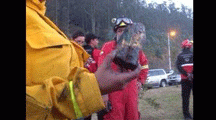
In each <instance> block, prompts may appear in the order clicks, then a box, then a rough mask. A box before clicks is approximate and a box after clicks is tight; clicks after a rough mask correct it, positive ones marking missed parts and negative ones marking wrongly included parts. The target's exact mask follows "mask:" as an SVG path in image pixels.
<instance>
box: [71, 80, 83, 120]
mask: <svg viewBox="0 0 216 120" xmlns="http://www.w3.org/2000/svg"><path fill="white" fill-rule="evenodd" d="M69 88H70V93H71V101H72V103H73V107H74V111H75V115H76V118H77V119H78V118H81V117H83V115H82V112H81V110H80V108H79V106H78V103H77V102H76V97H75V94H74V91H73V81H70V82H69Z"/></svg>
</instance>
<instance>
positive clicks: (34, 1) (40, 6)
mask: <svg viewBox="0 0 216 120" xmlns="http://www.w3.org/2000/svg"><path fill="white" fill-rule="evenodd" d="M45 2H46V0H26V6H28V7H30V8H32V9H34V10H36V11H37V12H39V13H41V14H42V15H45V12H46V6H45Z"/></svg>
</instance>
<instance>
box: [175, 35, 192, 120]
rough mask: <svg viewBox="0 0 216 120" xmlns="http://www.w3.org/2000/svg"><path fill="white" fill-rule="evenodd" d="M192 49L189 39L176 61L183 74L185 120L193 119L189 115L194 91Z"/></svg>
mask: <svg viewBox="0 0 216 120" xmlns="http://www.w3.org/2000/svg"><path fill="white" fill-rule="evenodd" d="M191 47H192V44H191V43H190V41H189V40H188V39H186V40H184V41H183V42H182V44H181V48H182V52H181V53H180V54H179V55H178V57H177V61H176V66H177V68H178V70H179V72H180V73H181V86H182V87H181V88H182V109H183V115H184V118H185V119H192V116H191V114H190V113H189V99H190V93H191V89H192V90H193V52H191V51H190V48H191ZM185 68H186V69H185ZM188 71H190V72H188Z"/></svg>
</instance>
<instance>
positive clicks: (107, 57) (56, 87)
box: [26, 0, 193, 120]
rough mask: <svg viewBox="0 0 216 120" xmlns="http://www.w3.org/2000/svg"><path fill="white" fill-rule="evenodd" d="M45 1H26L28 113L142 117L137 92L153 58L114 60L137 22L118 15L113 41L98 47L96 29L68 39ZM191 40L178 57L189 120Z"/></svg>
mask: <svg viewBox="0 0 216 120" xmlns="http://www.w3.org/2000/svg"><path fill="white" fill-rule="evenodd" d="M45 2H46V0H26V118H27V119H31V120H32V119H80V118H83V119H85V120H90V119H91V114H92V113H97V116H98V119H99V120H139V119H141V118H140V112H139V111H138V92H139V90H140V88H141V86H143V85H144V84H145V80H146V78H147V74H148V70H149V67H148V59H147V57H146V55H145V53H144V52H143V51H142V50H140V51H139V55H138V63H139V66H138V67H137V68H136V69H135V70H133V71H132V70H122V69H121V68H120V67H119V66H118V65H116V64H115V63H114V62H113V58H114V56H115V54H116V45H117V41H118V40H119V38H120V36H121V35H122V34H123V33H124V29H125V28H126V27H127V26H128V25H131V24H133V21H132V20H131V19H130V18H126V17H120V18H117V20H116V22H115V23H114V28H113V32H114V33H115V36H114V38H113V40H110V41H108V42H106V43H104V44H103V45H102V48H101V49H99V48H97V45H98V43H99V41H100V37H99V36H96V35H95V34H93V33H88V34H85V33H83V32H82V31H76V32H75V33H74V34H73V35H72V36H71V38H68V37H67V36H66V35H65V34H64V33H63V32H62V31H61V30H60V29H59V28H58V27H57V26H56V25H55V24H54V23H53V22H52V21H51V20H49V18H47V17H46V16H45V11H46V7H45ZM191 45H192V44H191V43H190V41H189V40H184V41H183V43H182V48H183V52H182V53H181V54H180V55H179V56H178V60H177V62H176V65H177V68H178V70H179V71H180V72H181V73H182V79H183V80H182V99H183V114H184V117H185V118H190V119H191V118H192V117H191V115H190V113H189V110H188V109H189V97H190V91H191V89H192V88H193V74H192V72H191V70H190V71H189V72H188V71H187V70H188V69H191V64H189V63H193V53H192V52H190V48H191ZM188 64H189V68H188ZM192 90H193V89H192Z"/></svg>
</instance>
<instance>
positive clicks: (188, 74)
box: [187, 73, 193, 81]
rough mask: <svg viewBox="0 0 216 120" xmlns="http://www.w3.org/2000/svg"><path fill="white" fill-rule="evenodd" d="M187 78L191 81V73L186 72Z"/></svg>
mask: <svg viewBox="0 0 216 120" xmlns="http://www.w3.org/2000/svg"><path fill="white" fill-rule="evenodd" d="M187 77H188V80H190V81H193V73H187Z"/></svg>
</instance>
